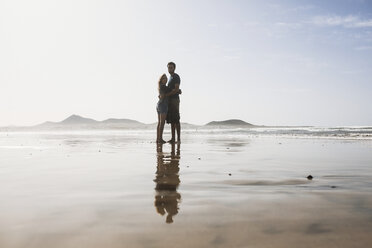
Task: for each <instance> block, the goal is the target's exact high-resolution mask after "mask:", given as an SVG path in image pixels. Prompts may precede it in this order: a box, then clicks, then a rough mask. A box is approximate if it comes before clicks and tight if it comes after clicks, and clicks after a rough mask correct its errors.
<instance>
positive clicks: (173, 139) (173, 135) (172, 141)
mask: <svg viewBox="0 0 372 248" xmlns="http://www.w3.org/2000/svg"><path fill="white" fill-rule="evenodd" d="M171 129H172V139H170V140H169V141H168V142H169V143H174V142H175V140H176V139H175V136H176V124H175V123H171Z"/></svg>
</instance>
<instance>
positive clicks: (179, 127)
mask: <svg viewBox="0 0 372 248" xmlns="http://www.w3.org/2000/svg"><path fill="white" fill-rule="evenodd" d="M176 129H177V142H181V123H180V122H179V123H177V124H176Z"/></svg>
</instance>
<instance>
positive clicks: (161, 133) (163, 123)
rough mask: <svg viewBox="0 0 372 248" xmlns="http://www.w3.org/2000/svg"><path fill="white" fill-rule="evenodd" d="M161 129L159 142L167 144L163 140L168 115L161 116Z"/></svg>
mask: <svg viewBox="0 0 372 248" xmlns="http://www.w3.org/2000/svg"><path fill="white" fill-rule="evenodd" d="M159 118H160V121H159V123H160V127H159V142H161V143H165V141H164V140H163V131H164V125H165V119H166V118H167V114H160V117H159Z"/></svg>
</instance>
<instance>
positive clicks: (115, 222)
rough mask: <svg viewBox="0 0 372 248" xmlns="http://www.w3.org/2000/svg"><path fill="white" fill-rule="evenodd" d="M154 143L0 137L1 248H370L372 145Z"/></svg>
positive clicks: (202, 139) (212, 139) (121, 135)
mask: <svg viewBox="0 0 372 248" xmlns="http://www.w3.org/2000/svg"><path fill="white" fill-rule="evenodd" d="M153 136H154V134H153V133H152V132H83V133H0V199H1V204H0V247H1V248H3V247H4V248H8V247H9V248H12V247H17V248H18V247H27V248H44V247H45V248H54V247H58V248H59V247H61V248H70V247H90V248H91V247H93V248H94V247H114V248H116V247H327V248H329V247H363V248H365V247H370V246H371V245H372V238H371V237H372V235H371V234H372V231H371V230H372V141H371V140H343V139H316V138H309V139H302V138H289V137H275V136H273V137H260V136H257V137H256V136H255V137H250V136H242V135H240V136H239V135H233V134H231V135H228V134H223V135H221V134H208V135H199V134H192V133H189V134H185V135H184V137H183V142H182V144H181V145H179V146H178V145H174V146H171V145H170V144H165V145H163V146H162V147H157V146H156V144H154V143H152V140H153ZM309 174H311V175H312V176H313V177H314V178H313V180H308V179H306V177H307V176H308V175H309Z"/></svg>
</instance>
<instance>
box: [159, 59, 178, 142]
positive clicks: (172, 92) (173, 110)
mask: <svg viewBox="0 0 372 248" xmlns="http://www.w3.org/2000/svg"><path fill="white" fill-rule="evenodd" d="M175 69H176V64H175V63H173V62H169V63H168V72H169V74H170V78H169V80H168V78H167V75H165V74H163V75H162V76H161V77H160V79H159V81H158V90H159V101H158V103H157V106H156V111H157V112H158V127H157V136H156V142H157V143H166V141H164V140H163V131H164V124H165V120H166V121H167V123H170V124H171V130H172V138H171V140H169V142H170V143H174V142H175V141H176V139H175V132H176V130H177V142H180V141H181V125H180V98H179V95H180V94H181V93H182V92H181V90H180V83H181V79H180V76H178V74H177V73H175V72H174V71H175Z"/></svg>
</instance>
